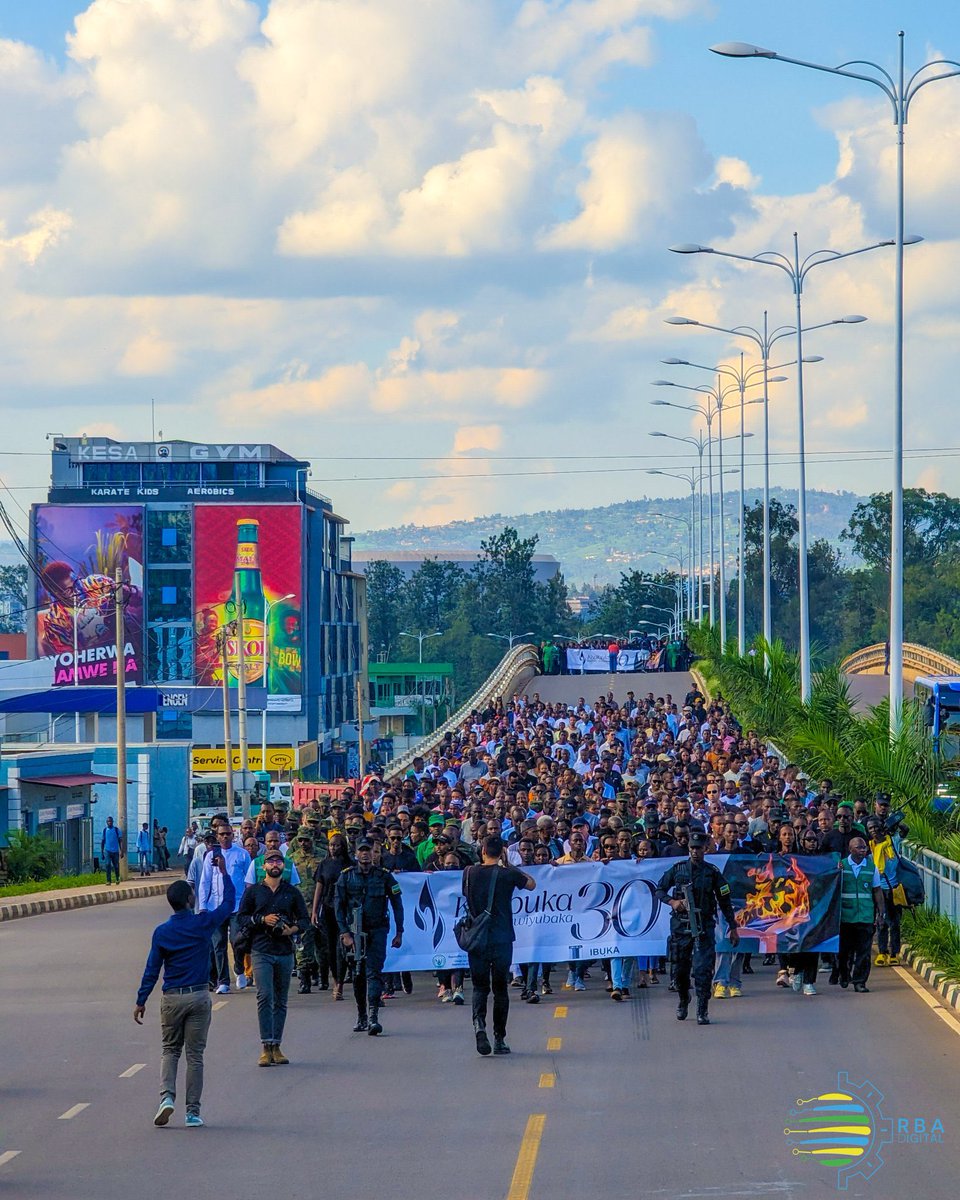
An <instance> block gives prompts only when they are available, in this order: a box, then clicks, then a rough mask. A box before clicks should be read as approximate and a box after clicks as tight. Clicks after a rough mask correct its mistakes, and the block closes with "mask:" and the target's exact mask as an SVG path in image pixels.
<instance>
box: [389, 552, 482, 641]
mask: <svg viewBox="0 0 960 1200" xmlns="http://www.w3.org/2000/svg"><path fill="white" fill-rule="evenodd" d="M466 578H467V573H466V571H464V569H463V568H462V567H461V566H458V565H457V563H452V562H441V561H440V560H439V559H436V558H427V559H424V561H423V563H422V565H421V566H420V567H419V568H418V569H417V570H416V571H414V573H413V575H412V576H411V577H410V579H409V581H408V582H407V584H406V587H405V589H404V601H405V607H406V614H405V616H406V619H408V620H409V621H410V623H411V624H412V625H413V626H414V627H415V628H417V629H443V628H445V626H446V625H447V623H448V622H449V620H450V618H451V616H452V614H453V612H454V609H456V607H457V603H458V601H459V599H460V592H461V589H462V588H463V585H464V583H465V581H466Z"/></svg>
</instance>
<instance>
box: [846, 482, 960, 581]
mask: <svg viewBox="0 0 960 1200" xmlns="http://www.w3.org/2000/svg"><path fill="white" fill-rule="evenodd" d="M890 511H891V505H890V493H889V492H875V493H874V494H873V495H872V496H871V497H870V499H869V500H868V501H867V502H866V503H865V504H858V505H857V507H856V508H855V509H854V510H853V515H852V516H851V518H850V521H849V522H848V524H847V528H846V529H845V530H844V531H843V532H842V533H841V534H840V537H841V538H842V539H843V540H844V541H846V542H849V543H850V544H851V546H852V547H853V550H854V552H855V553H856V554H857V555H859V557H860V558H862V559H863V561H864V562H865V563H867V564H868V565H869V566H871V567H879V568H881V569H882V570H884V571H888V572H889V570H890ZM957 547H960V500H957V499H955V498H954V497H953V496H948V495H946V494H945V493H944V492H928V491H926V490H925V489H924V488H906V489H905V491H904V493H903V561H904V565H908V564H914V563H931V562H936V561H937V559H938V558H940V557H941V555H943V554H945V553H946V552H947V551H949V550H954V549H956V548H957Z"/></svg>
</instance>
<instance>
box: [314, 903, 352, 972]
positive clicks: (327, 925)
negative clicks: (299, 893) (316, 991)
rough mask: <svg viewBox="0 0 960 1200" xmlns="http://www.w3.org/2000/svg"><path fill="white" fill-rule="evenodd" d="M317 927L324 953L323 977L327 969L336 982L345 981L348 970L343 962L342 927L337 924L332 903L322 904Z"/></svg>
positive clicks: (321, 966) (322, 956) (322, 962)
mask: <svg viewBox="0 0 960 1200" xmlns="http://www.w3.org/2000/svg"><path fill="white" fill-rule="evenodd" d="M317 927H318V929H319V932H320V938H319V941H320V944H321V946H322V954H321V958H320V974H321V978H324V979H325V978H326V974H325V972H326V971H329V972H330V974H331V975H332V976H333V982H334V983H343V979H344V976H345V975H346V970H345V968H344V962H343V946H342V943H341V941H340V929H339V927H338V925H337V915H336V913H335V912H334V911H333V906H332V905H330V904H324V905H321V908H320V911H319V913H318V914H317Z"/></svg>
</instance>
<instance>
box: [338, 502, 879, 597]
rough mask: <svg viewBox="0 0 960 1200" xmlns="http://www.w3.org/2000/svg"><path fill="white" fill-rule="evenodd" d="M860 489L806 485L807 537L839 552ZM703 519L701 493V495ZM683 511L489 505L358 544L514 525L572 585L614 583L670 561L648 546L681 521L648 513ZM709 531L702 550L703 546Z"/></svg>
mask: <svg viewBox="0 0 960 1200" xmlns="http://www.w3.org/2000/svg"><path fill="white" fill-rule="evenodd" d="M762 496H763V493H762V491H760V490H759V489H752V488H751V489H748V490H747V493H746V499H747V504H748V505H749V504H753V503H754V502H756V501H757V500H760V499H762ZM771 496H772V497H774V498H775V499H777V500H779V501H780V502H781V503H785V504H795V503H796V498H797V493H796V491H790V490H789V489H786V488H772V489H771ZM738 499H739V497H738V495H737V493H736V492H734V493H733V494H732V495H730V494H728V495H726V496H725V497H724V500H725V504H724V508H725V511H726V517H727V525H726V538H727V547H726V549H727V557H728V559H732V558H733V556H734V555H735V553H736V537H737V503H738ZM863 499H865V497H862V496H857V495H854V493H853V492H809V493H808V494H807V520H808V526H809V532H810V538H811V540H812V539H814V538H826V539H827V540H828V541H829V542H831V543H832V544H833V545H834V546H837V547H838V548H840V549H841V550H843V552H844V553H845V554H849V551H848V550H847V548H846V546H845V545H844V544H843V543H841V542H840V531H841V530H842V529H844V528H845V527H846V525H847V522H848V521H849V520H850V516H851V514H852V512H853V510H854V508H855V507H856V506H857V504H859V503H860V501H861V500H863ZM704 509H705V511H704V518H705V520H706V498H705V499H704ZM656 513H664V514H666V515H667V516H682V517H689V515H690V501H689V500H678V499H676V498H671V499H659V498H657V497H643V498H642V499H639V500H627V501H624V502H623V503H622V504H609V505H607V506H605V507H603V508H563V509H559V510H556V511H553V512H537V513H520V514H515V515H512V516H511V515H504V514H502V513H493V514H491V515H490V516H486V517H475V518H474V519H473V520H472V521H452V522H451V523H450V524H449V525H401V526H399V527H396V528H393V529H372V530H369V531H367V532H364V533H356V534H355V537H356V546H357V549H358V550H420V551H423V550H437V551H442V550H445V549H447V548H449V547H454V546H455V547H458V548H469V549H475V548H479V546H480V542H481V541H483V540H484V539H485V538H488V537H490V536H491V535H493V534H495V533H498V532H499V531H500V530H501V529H502V528H503V527H504V525H512V526H513V527H514V528H515V529H516V530H517V532H518V533H519V534H520V536H521V537H530V536H532V535H533V534H535V533H536V534H538V535H539V537H540V541H539V544H538V546H537V549H538V551H540V552H541V553H544V554H553V555H555V556H556V557H557V558H558V559H559V560H560V563H561V567H562V570H563V573H564V576H565V577H566V580H567V583H568V584H570V585H577V584H581V583H586V584H592V583H597V584H604V583H616V582H617V580H618V579H619V578H620V574H621V572H622V571H626V570H632V569H649V568H655V567H658V566H661V567H662V566H664V565H669V563H668V562H667V560H663V559H661V561H660V562H659V563H658V562H657V559H656V556H655V555H653V554H647V553H642V552H643V551H647V550H666V551H674V552H675V551H676V550H677V549H678V548H679V547H680V546H681V545H683V544H684V539H685V538H686V536H687V533H686V527H685V526H684V525H683V523H682V522H681V521H670V520H664V519H663V518H662V517H658V516H655V515H653V514H656ZM706 537H707V535H706V534H705V535H704V552H705V553H707V540H706Z"/></svg>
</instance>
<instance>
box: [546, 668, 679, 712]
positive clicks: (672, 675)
mask: <svg viewBox="0 0 960 1200" xmlns="http://www.w3.org/2000/svg"><path fill="white" fill-rule="evenodd" d="M693 687H694V682H693V676H692V675H690V674H688V673H687V672H686V671H662V672H661V671H653V672H651V673H650V674H649V675H647V674H645V673H643V672H640V673H639V674H636V675H634V674H629V675H628V674H626V673H618V674H616V675H609V674H602V673H601V672H599V671H598V672H596V673H594V672H591V673H590V674H589V675H535V676H534V677H533V679H531V680H530V682H529V683H528V684H527V686H526V687H525V688H524V691H525V693H526V694H527V695H528V696H531V697H532V696H533V695H534V694H535V693H539V695H540V699H541V700H543V701H545V702H546V703H547V704H556V703H558V702H559V703H563V704H576V703H577V700H578V699H579V697H581V696H582V697H583V698H584V699H585V700H586V701H587V703H588V704H589V703H592V702H593V701H594V700H596V698H597V697H598V696H606V695H607V693H608V692H613V696H614V699H615V700H617V701H618V702H622V701H624V700H625V699H626V698H627V692H633V693H634V694H635V695H637V696H646V694H647V692H653V694H654V696H667V695H670V696H672V697H673V699H674V701H675V702H676V703H677V704H679V705H681V706H682V704H683V698H684V696H686V694H687V693H688V692H689V691H691V690H692V689H693Z"/></svg>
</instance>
